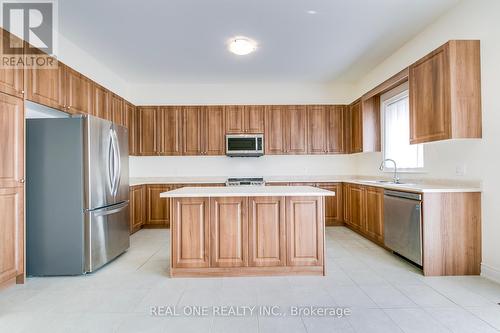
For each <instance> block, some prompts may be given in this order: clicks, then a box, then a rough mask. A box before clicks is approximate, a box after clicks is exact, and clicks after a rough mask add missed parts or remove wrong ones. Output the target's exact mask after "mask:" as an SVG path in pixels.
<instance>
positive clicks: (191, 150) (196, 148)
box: [182, 106, 203, 155]
mask: <svg viewBox="0 0 500 333" xmlns="http://www.w3.org/2000/svg"><path fill="white" fill-rule="evenodd" d="M202 120H203V119H202V114H201V108H200V107H198V106H186V107H183V108H182V129H183V131H182V155H201V152H202Z"/></svg>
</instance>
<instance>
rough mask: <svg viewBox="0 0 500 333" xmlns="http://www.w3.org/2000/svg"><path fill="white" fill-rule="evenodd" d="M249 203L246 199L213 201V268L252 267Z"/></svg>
mask: <svg viewBox="0 0 500 333" xmlns="http://www.w3.org/2000/svg"><path fill="white" fill-rule="evenodd" d="M247 212H248V200H247V198H245V197H227V198H211V199H210V215H211V216H210V233H211V237H210V246H211V259H210V260H211V262H210V265H211V266H212V267H244V266H247V265H248V214H247Z"/></svg>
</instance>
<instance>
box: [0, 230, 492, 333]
mask: <svg viewBox="0 0 500 333" xmlns="http://www.w3.org/2000/svg"><path fill="white" fill-rule="evenodd" d="M326 244H327V269H328V275H327V276H326V277H261V278H210V279H184V278H182V279H170V278H168V260H169V247H168V230H142V231H139V232H138V233H136V234H134V235H133V236H132V238H131V247H130V249H129V251H127V253H125V254H124V255H122V256H121V257H119V258H118V259H117V260H115V261H114V262H112V263H111V264H109V265H107V266H106V267H104V268H103V269H101V270H99V271H98V272H96V273H94V274H91V275H88V276H81V277H53V278H29V279H28V280H27V283H26V284H25V285H22V286H16V287H13V288H9V289H7V290H4V291H1V292H0V332H9V333H13V332H217V333H219V332H273V333H277V332H384V333H387V332H498V331H500V305H498V303H499V302H500V285H499V284H495V283H493V282H491V281H488V280H486V279H484V278H480V277H437V278H424V277H423V276H422V275H421V273H420V272H419V271H418V270H417V269H415V268H414V267H413V266H411V265H409V264H407V263H406V262H404V261H403V260H401V259H399V258H398V257H396V256H394V255H392V254H390V253H388V252H387V251H385V250H383V249H380V248H379V247H377V246H375V245H374V244H372V243H370V242H369V241H367V240H365V239H363V238H361V237H360V236H358V235H356V234H355V233H353V232H351V231H350V230H348V229H346V228H342V227H335V228H327V242H326ZM158 305H172V306H176V308H177V309H183V306H192V305H199V306H202V305H205V306H209V307H210V306H215V305H234V306H244V305H278V306H280V309H281V310H282V311H283V312H288V309H289V307H290V306H307V305H313V306H330V307H335V306H341V307H349V308H350V309H351V310H352V314H351V315H350V316H347V317H344V318H331V317H319V318H318V317H306V316H304V317H294V316H285V317H269V316H258V315H255V316H246V317H217V316H215V317H214V316H208V317H195V318H193V317H183V316H180V317H153V316H151V315H150V307H151V306H158Z"/></svg>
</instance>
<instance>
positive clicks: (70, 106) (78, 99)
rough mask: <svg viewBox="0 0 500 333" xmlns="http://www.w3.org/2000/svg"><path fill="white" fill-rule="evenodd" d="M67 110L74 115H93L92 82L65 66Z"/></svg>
mask: <svg viewBox="0 0 500 333" xmlns="http://www.w3.org/2000/svg"><path fill="white" fill-rule="evenodd" d="M64 73H65V75H64V76H65V83H64V88H65V91H66V92H65V96H66V110H65V111H67V112H69V113H72V114H78V113H80V114H93V112H92V107H93V105H92V81H90V80H89V79H88V78H86V77H85V76H83V75H82V74H80V73H78V72H77V71H75V70H74V69H72V68H70V67H68V66H64Z"/></svg>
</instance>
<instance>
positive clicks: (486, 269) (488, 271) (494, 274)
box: [481, 264, 500, 283]
mask: <svg viewBox="0 0 500 333" xmlns="http://www.w3.org/2000/svg"><path fill="white" fill-rule="evenodd" d="M481 276H483V277H485V278H487V279H490V280H492V281H495V282H497V283H500V270H499V269H497V268H493V267H491V266H488V265H485V264H481Z"/></svg>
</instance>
